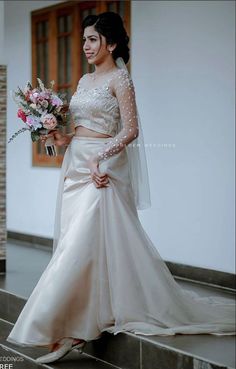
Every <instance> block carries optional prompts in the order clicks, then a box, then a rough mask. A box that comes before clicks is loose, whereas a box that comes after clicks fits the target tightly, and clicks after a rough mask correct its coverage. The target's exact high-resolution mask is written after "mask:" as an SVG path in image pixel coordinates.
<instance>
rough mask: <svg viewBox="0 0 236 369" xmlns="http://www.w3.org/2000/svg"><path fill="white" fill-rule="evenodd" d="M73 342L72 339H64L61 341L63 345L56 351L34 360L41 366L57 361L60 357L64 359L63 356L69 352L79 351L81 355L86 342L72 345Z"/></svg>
mask: <svg viewBox="0 0 236 369" xmlns="http://www.w3.org/2000/svg"><path fill="white" fill-rule="evenodd" d="M73 341H74V339H72V338H64V339H63V340H61V343H63V345H62V346H61V347H60V348H59V349H58V350H56V351H53V352H50V353H49V354H46V355H43V356H40V357H38V358H37V359H36V362H37V363H42V364H46V363H52V362H53V361H56V360H59V359H61V358H62V357H64V356H65V355H67V354H68V353H69V352H71V351H72V350H75V349H77V350H79V352H80V353H81V354H82V352H83V348H84V346H85V345H86V343H87V342H86V341H83V342H80V343H75V344H74V345H73Z"/></svg>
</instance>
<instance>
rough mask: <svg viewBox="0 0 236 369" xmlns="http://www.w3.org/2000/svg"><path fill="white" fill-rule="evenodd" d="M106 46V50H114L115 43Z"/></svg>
mask: <svg viewBox="0 0 236 369" xmlns="http://www.w3.org/2000/svg"><path fill="white" fill-rule="evenodd" d="M108 46H109V48H108V51H114V50H115V48H116V46H117V44H112V45H108Z"/></svg>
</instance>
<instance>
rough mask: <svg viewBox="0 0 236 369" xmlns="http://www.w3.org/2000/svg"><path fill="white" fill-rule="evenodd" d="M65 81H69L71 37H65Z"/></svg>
mask: <svg viewBox="0 0 236 369" xmlns="http://www.w3.org/2000/svg"><path fill="white" fill-rule="evenodd" d="M65 53H66V55H65V58H66V71H65V72H66V83H70V82H71V38H70V36H67V37H65Z"/></svg>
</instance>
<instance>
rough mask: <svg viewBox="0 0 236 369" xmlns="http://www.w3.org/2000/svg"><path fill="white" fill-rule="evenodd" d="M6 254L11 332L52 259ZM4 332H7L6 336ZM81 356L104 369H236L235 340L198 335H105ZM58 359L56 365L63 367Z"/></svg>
mask: <svg viewBox="0 0 236 369" xmlns="http://www.w3.org/2000/svg"><path fill="white" fill-rule="evenodd" d="M8 253H10V254H8V259H7V263H8V265H7V273H6V275H5V276H0V288H1V289H0V318H2V320H1V322H4V320H5V322H4V324H5V325H7V326H8V327H9V331H10V329H11V326H12V324H13V323H14V322H15V321H16V320H17V317H18V315H19V313H20V311H21V310H22V308H23V306H24V304H25V303H26V300H27V298H28V297H29V296H30V294H31V292H32V290H33V288H34V286H35V284H36V283H37V281H38V279H39V278H40V275H41V274H42V272H43V270H44V269H45V267H46V265H47V263H48V262H49V260H50V257H51V254H50V253H49V252H48V251H45V250H42V249H38V250H36V249H31V248H29V247H25V248H24V247H22V248H21V250H19V247H18V246H16V248H14V247H12V246H11V247H10V248H8ZM16 265H17V268H16ZM175 279H176V281H177V282H178V283H179V284H180V285H181V286H182V287H184V288H185V289H189V290H193V291H196V292H198V293H199V294H200V295H202V296H207V295H216V296H217V295H218V296H224V297H227V298H229V297H232V299H234V296H235V295H234V293H233V291H231V290H227V289H225V288H215V287H214V286H210V285H206V284H205V285H204V284H202V283H197V282H193V281H188V280H184V279H180V278H175ZM1 324H3V323H1ZM5 329H6V327H5ZM6 332H7V330H6V331H5V337H6V335H7V333H6ZM2 345H4V347H11V349H14V350H15V351H16V352H18V351H19V346H16V345H11V344H10V343H8V342H7V341H5V340H4V337H3V343H2ZM20 349H21V348H20ZM23 350H28V349H25V348H23ZM30 350H31V348H30ZM37 350H38V349H37ZM44 350H45V349H44ZM46 352H47V351H46ZM46 352H45V351H44V352H43V353H42V354H44V353H46ZM23 353H25V351H23ZM32 353H33V354H32V358H35V357H38V356H40V355H41V353H40V352H38V351H37V355H36V354H35V353H36V350H35V348H32ZM34 354H35V356H34ZM85 354H86V355H87V357H90V358H93V360H98V359H99V362H100V363H102V364H104V365H110V366H111V367H115V368H122V369H123V368H124V369H219V368H228V369H235V361H234V360H235V359H234V358H235V336H221V337H220V336H218V337H217V336H213V335H207V334H205V335H204V334H201V335H176V336H169V337H163V336H162V337H161V336H143V335H135V334H132V333H130V332H125V333H119V334H118V335H116V336H114V335H111V334H109V333H107V332H104V334H103V335H102V337H101V339H99V340H95V341H94V342H90V343H88V344H87V345H86V348H85V350H84V354H83V355H85ZM70 355H75V360H78V354H77V353H76V352H75V353H71V354H70ZM29 357H31V356H30V355H29ZM67 358H69V355H67V356H66V357H65V358H63V359H62V360H65V362H66V361H67ZM62 360H60V361H58V363H57V364H56V363H55V364H54V365H59V363H60V365H61V364H62V363H61V361H62ZM94 365H95V364H94ZM55 367H56V366H55ZM58 367H59V366H58ZM79 367H81V366H79ZM14 369H17V368H14ZM66 369H68V368H66Z"/></svg>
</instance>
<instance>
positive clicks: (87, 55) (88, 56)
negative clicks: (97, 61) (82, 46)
mask: <svg viewBox="0 0 236 369" xmlns="http://www.w3.org/2000/svg"><path fill="white" fill-rule="evenodd" d="M85 55H86V57H87V58H90V56H93V54H85Z"/></svg>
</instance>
